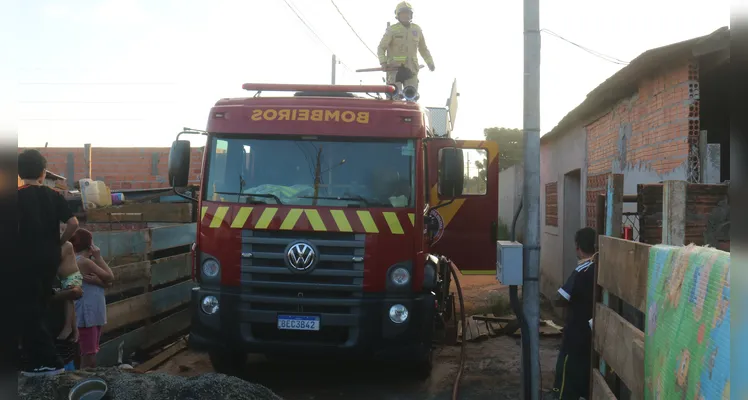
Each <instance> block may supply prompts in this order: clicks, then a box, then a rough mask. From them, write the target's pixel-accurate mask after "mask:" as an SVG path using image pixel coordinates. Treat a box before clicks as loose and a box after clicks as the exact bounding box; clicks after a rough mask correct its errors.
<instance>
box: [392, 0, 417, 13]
mask: <svg viewBox="0 0 748 400" xmlns="http://www.w3.org/2000/svg"><path fill="white" fill-rule="evenodd" d="M403 11H408V12H410V14H411V15H413V7H412V6H411V5H410V3H408V2H407V1H402V2H400V4H398V5H397V7H395V15H396V16H397V15H400V13H401V12H403Z"/></svg>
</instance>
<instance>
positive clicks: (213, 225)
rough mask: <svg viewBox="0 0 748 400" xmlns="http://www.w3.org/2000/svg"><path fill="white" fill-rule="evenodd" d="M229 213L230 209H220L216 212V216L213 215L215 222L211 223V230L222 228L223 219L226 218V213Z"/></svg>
mask: <svg viewBox="0 0 748 400" xmlns="http://www.w3.org/2000/svg"><path fill="white" fill-rule="evenodd" d="M228 211H229V208H228V207H218V209H217V210H216V213H215V215H213V220H212V221H210V227H211V228H220V227H221V223H222V222H223V218H224V217H226V213H227V212H228Z"/></svg>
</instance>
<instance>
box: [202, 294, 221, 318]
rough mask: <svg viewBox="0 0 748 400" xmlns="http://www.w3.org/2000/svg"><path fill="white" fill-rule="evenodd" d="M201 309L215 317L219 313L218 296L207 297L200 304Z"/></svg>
mask: <svg viewBox="0 0 748 400" xmlns="http://www.w3.org/2000/svg"><path fill="white" fill-rule="evenodd" d="M200 308H201V309H202V310H203V312H204V313H206V314H208V315H213V314H215V313H217V312H218V299H217V298H216V296H205V297H203V301H202V302H201V303H200Z"/></svg>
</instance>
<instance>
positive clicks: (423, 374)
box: [411, 349, 434, 381]
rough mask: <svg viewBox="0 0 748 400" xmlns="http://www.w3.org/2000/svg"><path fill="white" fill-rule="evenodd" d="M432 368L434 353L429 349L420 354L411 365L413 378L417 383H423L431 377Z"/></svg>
mask: <svg viewBox="0 0 748 400" xmlns="http://www.w3.org/2000/svg"><path fill="white" fill-rule="evenodd" d="M433 368H434V351H433V350H432V349H429V350H428V351H425V352H424V353H423V354H421V355H420V356H419V357H418V358H417V359H416V360H415V363H414V365H413V369H412V370H411V371H412V372H413V377H414V378H415V379H417V380H419V381H425V380H427V379H429V378H430V377H431V370H432V369H433Z"/></svg>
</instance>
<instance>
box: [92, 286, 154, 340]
mask: <svg viewBox="0 0 748 400" xmlns="http://www.w3.org/2000/svg"><path fill="white" fill-rule="evenodd" d="M150 305H151V293H143V294H141V295H138V296H134V297H130V298H129V299H125V300H122V301H118V302H115V303H111V304H108V305H107V306H106V317H107V323H106V325H104V328H103V329H102V332H103V333H107V332H111V331H113V330H116V329H119V328H122V327H123V326H127V325H130V324H133V323H135V322H138V321H142V320H144V319H146V318H149V317H150V316H151V314H150Z"/></svg>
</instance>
